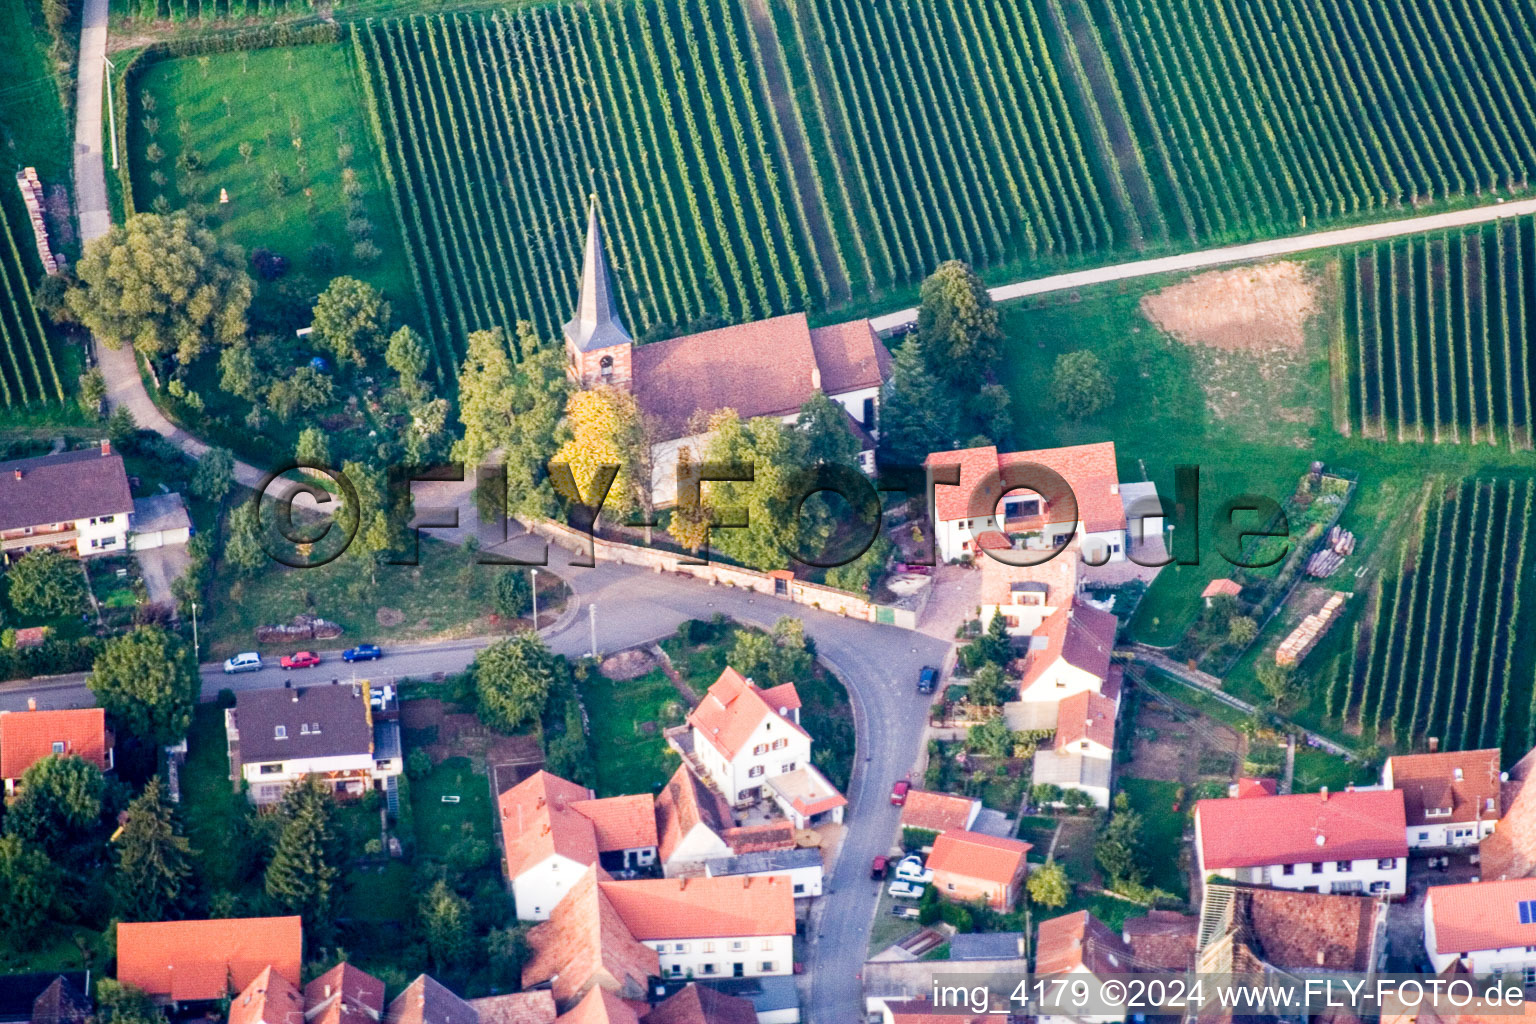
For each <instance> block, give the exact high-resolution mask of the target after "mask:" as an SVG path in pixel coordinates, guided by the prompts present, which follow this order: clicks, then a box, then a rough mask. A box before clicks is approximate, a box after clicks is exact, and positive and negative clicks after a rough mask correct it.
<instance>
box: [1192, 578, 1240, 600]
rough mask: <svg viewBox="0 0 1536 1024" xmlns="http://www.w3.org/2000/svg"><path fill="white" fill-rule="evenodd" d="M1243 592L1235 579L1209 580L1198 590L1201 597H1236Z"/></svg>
mask: <svg viewBox="0 0 1536 1024" xmlns="http://www.w3.org/2000/svg"><path fill="white" fill-rule="evenodd" d="M1242 592H1243V588H1242V586H1241V585H1240V584H1238V583H1237V581H1235V580H1225V579H1223V580H1211V582H1209V583H1207V584H1206V585H1205V589H1204V590H1202V591H1200V596H1201V597H1223V596H1226V597H1236V596H1237V595H1238V594H1241V593H1242Z"/></svg>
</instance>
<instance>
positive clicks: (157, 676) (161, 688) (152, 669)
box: [88, 626, 200, 746]
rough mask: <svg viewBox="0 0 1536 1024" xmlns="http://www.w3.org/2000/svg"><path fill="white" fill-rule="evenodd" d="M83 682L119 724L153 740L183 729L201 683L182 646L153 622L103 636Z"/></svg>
mask: <svg viewBox="0 0 1536 1024" xmlns="http://www.w3.org/2000/svg"><path fill="white" fill-rule="evenodd" d="M88 683H89V685H90V688H91V693H92V694H94V695H95V697H96V703H98V704H100V705H101V706H102V707H103V708H106V710H107V714H108V715H110V716H111V717H112V720H113V721H115V722H116V723H117V725H118V727H119V728H121V729H124V730H126V731H127V732H129V733H132V734H133V735H134V736H136V737H138V738H139V739H140V740H142V741H144V742H145V743H150V744H154V745H155V746H165V745H167V744H171V743H176V742H178V741H179V740H180V739H181V738H182V737H183V736H185V735H186V734H187V728H188V727H189V726H190V725H191V724H192V708H193V705H194V703H195V699H196V696H197V691H198V688H199V685H200V681H199V679H198V677H197V674H196V672H195V671H194V667H193V665H192V663H191V658H190V657H188V655H187V651H186V649H185V648H184V647H183V646H182V645H181V643H180V642H179V641H177V640H176V639H175V638H174V637H172V636H171V634H170V633H167V632H166V631H165V630H163V629H161V628H160V627H158V626H139V627H138V628H136V629H134V631H133V632H131V633H128V634H126V635H124V636H119V637H114V638H113V639H111V640H108V641H107V643H106V646H105V647H104V648H103V649H102V652H101V653H100V654H99V655H97V656H96V661H95V663H94V664H93V665H92V666H91V675H90V678H89V680H88Z"/></svg>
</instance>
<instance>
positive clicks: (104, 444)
mask: <svg viewBox="0 0 1536 1024" xmlns="http://www.w3.org/2000/svg"><path fill="white" fill-rule="evenodd" d="M101 454H102V455H103V456H106V455H111V454H112V439H111V438H107V437H104V438H102V439H101Z"/></svg>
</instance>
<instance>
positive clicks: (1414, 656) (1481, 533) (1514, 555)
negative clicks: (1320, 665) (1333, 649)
mask: <svg viewBox="0 0 1536 1024" xmlns="http://www.w3.org/2000/svg"><path fill="white" fill-rule="evenodd" d="M1533 496H1536V483H1533V482H1532V481H1530V480H1522V481H1513V480H1496V481H1495V480H1470V481H1466V482H1463V483H1461V484H1458V485H1455V486H1453V487H1451V488H1449V489H1447V490H1444V491H1441V492H1432V493H1431V494H1430V495H1429V498H1428V500H1427V501H1426V502H1425V504H1424V507H1423V510H1422V513H1421V515H1420V517H1419V522H1420V527H1419V529H1418V530H1417V532H1416V533H1415V534H1413V535H1411V536H1409V537H1407V538H1406V540H1405V542H1404V544H1403V546H1402V549H1401V551H1400V553H1399V557H1398V559H1397V561H1396V566H1395V571H1389V572H1387V573H1384V574H1383V576H1382V577H1381V578H1380V579H1379V580H1378V583H1377V585H1376V587H1375V588H1374V591H1373V594H1372V597H1371V602H1370V605H1371V606H1372V608H1373V610H1370V611H1368V612H1367V613H1366V614H1365V615H1364V616H1363V617H1362V620H1361V626H1360V627H1359V631H1358V639H1357V641H1356V643H1355V645H1354V648H1353V651H1354V660H1353V663H1352V665H1351V666H1350V667H1348V668H1347V669H1346V671H1345V673H1344V678H1343V679H1341V680H1340V681H1339V682H1341V683H1344V684H1346V685H1345V687H1344V688H1345V693H1344V694H1342V695H1341V698H1340V699H1339V700H1338V701H1337V702H1335V701H1333V700H1332V699H1330V707H1331V708H1333V709H1335V710H1336V711H1337V712H1338V713H1339V714H1340V716H1341V717H1342V718H1344V719H1345V720H1346V721H1347V722H1349V723H1353V724H1355V725H1358V726H1359V728H1360V730H1361V732H1362V734H1363V735H1364V736H1365V737H1366V738H1367V740H1370V739H1373V738H1376V737H1379V738H1380V742H1381V743H1383V744H1384V745H1385V744H1389V743H1390V744H1393V745H1395V746H1396V747H1397V748H1398V749H1409V748H1411V747H1413V746H1414V745H1415V744H1417V743H1420V742H1421V741H1423V740H1427V739H1428V738H1429V737H1435V738H1437V739H1438V740H1439V742H1440V745H1441V748H1442V749H1446V750H1464V749H1472V748H1479V747H1489V746H1502V747H1503V748H1504V749H1505V750H1506V751H1520V752H1524V751H1525V750H1528V749H1529V748H1530V745H1531V739H1532V735H1533V725H1536V704H1533V702H1532V685H1531V684H1532V680H1531V674H1532V666H1531V660H1532V659H1531V658H1530V657H1529V656H1528V652H1523V651H1522V650H1521V645H1519V644H1518V643H1517V637H1520V636H1528V635H1530V634H1531V631H1532V630H1536V603H1533V597H1532V595H1530V594H1529V593H1527V592H1528V591H1529V590H1530V588H1531V582H1532V580H1533V579H1536V573H1532V572H1531V565H1530V562H1531V555H1532V551H1531V549H1530V547H1529V545H1528V540H1529V533H1530V522H1531V514H1532V499H1533Z"/></svg>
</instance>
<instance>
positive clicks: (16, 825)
mask: <svg viewBox="0 0 1536 1024" xmlns="http://www.w3.org/2000/svg"><path fill="white" fill-rule="evenodd" d="M106 788H107V783H106V779H105V778H103V776H102V774H101V769H100V768H97V767H96V766H95V765H94V764H92V763H91V762H89V761H87V760H86V759H85V758H83V757H78V756H76V755H73V754H72V755H69V756H68V757H65V756H61V755H59V754H50V755H49V756H47V757H44V758H41V759H40V760H38V761H34V762H33V763H32V765H31V767H29V768H28V769H27V770H26V771H25V772H23V773H22V776H21V795H20V796H18V797H17V798H16V799H15V801H13V802H12V803H11V805H10V807H8V808H6V814H5V833H6V835H11V836H16V837H17V838H19V839H21V840H22V841H23V842H25V843H27V844H29V845H31V846H35V847H37V848H38V849H39V850H42V851H43V852H44V853H46V854H47V855H48V856H49V858H50V859H52V860H54V861H60V860H64V859H66V858H69V857H70V855H71V854H73V853H76V852H78V851H77V850H76V849H75V848H76V847H78V846H80V845H83V844H82V842H81V841H82V840H83V839H84V838H85V837H87V836H89V835H90V834H91V833H92V832H93V831H96V830H98V829H99V828H100V826H101V814H102V806H103V803H102V801H103V799H104V797H105V794H106ZM70 859H73V858H70Z"/></svg>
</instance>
